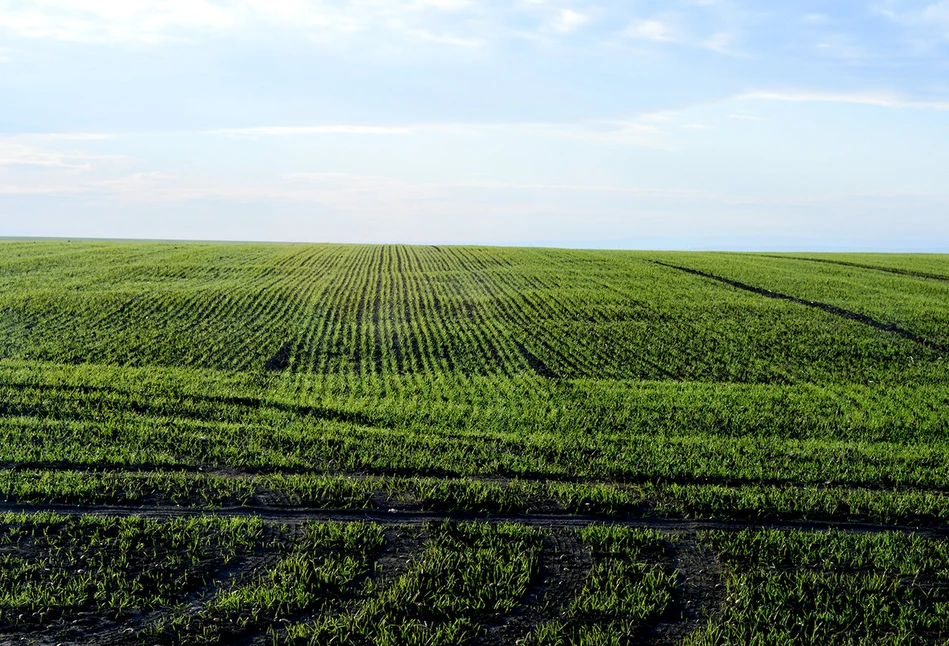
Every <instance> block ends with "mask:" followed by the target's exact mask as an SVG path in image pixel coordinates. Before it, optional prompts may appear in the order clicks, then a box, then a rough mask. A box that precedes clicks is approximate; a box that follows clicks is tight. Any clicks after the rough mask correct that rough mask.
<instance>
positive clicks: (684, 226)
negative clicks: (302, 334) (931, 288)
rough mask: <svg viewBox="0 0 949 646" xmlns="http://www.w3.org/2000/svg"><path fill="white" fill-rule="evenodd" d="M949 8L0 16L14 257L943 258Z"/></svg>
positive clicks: (128, 3)
mask: <svg viewBox="0 0 949 646" xmlns="http://www.w3.org/2000/svg"><path fill="white" fill-rule="evenodd" d="M947 177H949V0H940V1H933V0H906V1H898V0H881V1H880V2H866V3H859V2H845V1H836V2H834V1H828V0H824V1H823V2H810V1H807V0H805V1H803V2H796V3H763V2H741V1H729V0H691V1H681V2H677V1H674V0H673V1H666V2H645V1H636V0H633V1H627V2H608V1H604V2H587V1H580V0H578V1H575V2H571V1H567V0H517V1H513V2H493V1H488V2H474V1H468V0H386V1H382V0H353V1H345V0H341V1H338V2H318V1H307V0H240V1H232V2H223V1H221V2H218V1H214V0H161V1H152V2H146V1H140V0H0V235H9V236H84V237H133V238H176V239H227V240H299V241H340V242H343V241H345V242H419V243H466V242H470V243H487V244H543V245H559V246H573V247H612V248H673V249H676V248H678V249H703V248H704V249H761V250H765V249H788V250H794V249H814V250H893V251H943V252H949V181H947V179H946V178H947Z"/></svg>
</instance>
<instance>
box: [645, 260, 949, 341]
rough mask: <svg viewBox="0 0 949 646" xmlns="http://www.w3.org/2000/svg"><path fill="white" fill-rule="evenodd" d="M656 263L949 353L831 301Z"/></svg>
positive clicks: (924, 339) (658, 263)
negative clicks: (803, 296) (818, 311)
mask: <svg viewBox="0 0 949 646" xmlns="http://www.w3.org/2000/svg"><path fill="white" fill-rule="evenodd" d="M648 262H651V263H653V264H655V265H661V266H663V267H668V268H670V269H675V270H677V271H682V272H685V273H687V274H692V275H694V276H701V277H702V278H708V279H709V280H714V281H717V282H720V283H723V284H725V285H730V286H732V287H735V288H737V289H741V290H744V291H746V292H751V293H753V294H757V295H759V296H764V297H765V298H774V299H777V300H782V301H789V302H791V303H796V304H798V305H804V306H805V307H811V308H814V309H818V310H822V311H824V312H827V313H828V314H833V315H834V316H839V317H840V318H844V319H847V320H850V321H856V322H857V323H862V324H864V325H866V326H869V327H871V328H873V329H875V330H880V331H882V332H889V333H890V334H894V335H896V336H900V337H902V338H904V339H908V340H910V341H914V342H915V343H918V344H920V345H922V346H924V347H926V348H929V349H931V350H936V351H937V352H941V353H943V354H949V346H947V345H944V344H942V343H939V342H938V341H933V340H932V339H927V338H926V337H923V336H920V335H918V334H916V333H914V332H911V331H910V330H907V329H906V328H904V327H900V326H899V325H896V324H895V323H884V322H882V321H878V320H876V319H875V318H872V317H870V316H867V315H866V314H860V313H859V312H854V311H852V310H847V309H844V308H842V307H837V306H836V305H831V304H830V303H822V302H820V301H808V300H805V299H803V298H798V297H797V296H791V295H790V294H783V293H781V292H773V291H771V290H770V289H765V288H763V287H755V286H754V285H749V284H748V283H743V282H741V281H738V280H732V279H731V278H725V277H724V276H717V275H715V274H710V273H708V272H705V271H700V270H698V269H691V268H689V267H682V266H680V265H673V264H670V263H666V262H662V261H659V260H649V261H648Z"/></svg>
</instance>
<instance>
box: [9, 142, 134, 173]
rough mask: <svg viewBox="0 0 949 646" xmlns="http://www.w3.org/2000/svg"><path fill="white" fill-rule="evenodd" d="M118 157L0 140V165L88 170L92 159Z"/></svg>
mask: <svg viewBox="0 0 949 646" xmlns="http://www.w3.org/2000/svg"><path fill="white" fill-rule="evenodd" d="M104 159H118V157H115V156H111V155H90V154H87V153H81V152H71V151H70V152H64V151H59V150H50V149H47V148H42V147H39V146H30V145H26V144H22V143H17V142H12V141H0V166H39V167H46V168H60V169H68V170H74V171H75V170H90V168H91V165H90V163H89V162H91V161H94V160H104Z"/></svg>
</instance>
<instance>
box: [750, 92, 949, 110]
mask: <svg viewBox="0 0 949 646" xmlns="http://www.w3.org/2000/svg"><path fill="white" fill-rule="evenodd" d="M734 98H736V99H760V100H765V101H789V102H795V103H850V104H855V105H873V106H878V107H882V108H912V109H921V110H949V102H944V101H915V100H909V99H902V98H898V97H893V96H888V95H884V94H843V93H833V92H806V91H804V92H793V91H792V92H780V91H755V92H748V93H745V94H741V95H739V96H737V97H734Z"/></svg>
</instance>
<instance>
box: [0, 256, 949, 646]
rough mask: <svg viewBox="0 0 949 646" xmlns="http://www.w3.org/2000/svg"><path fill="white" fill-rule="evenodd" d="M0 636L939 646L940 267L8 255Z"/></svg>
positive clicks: (948, 593)
mask: <svg viewBox="0 0 949 646" xmlns="http://www.w3.org/2000/svg"><path fill="white" fill-rule="evenodd" d="M0 642H2V643H11V644H21V643H22V644H29V643H43V644H46V643H49V644H59V643H62V644H72V643H75V644H260V645H264V644H321V645H322V644H351V645H357V644H358V645H370V644H385V645H392V646H396V645H401V644H409V645H419V646H421V645H432V646H434V645H440V644H446V645H447V644H471V645H500V644H512V645H513V644H524V645H537V646H540V645H568V644H574V645H601V644H602V645H607V644H683V645H686V646H699V645H713V644H714V645H726V644H761V645H764V644H781V645H784V644H865V645H867V646H869V645H877V644H945V643H949V256H938V255H887V254H802V253H797V254H764V253H762V254H726V253H684V252H683V253H673V252H620V251H574V250H555V249H526V248H524V249H515V248H487V247H431V246H428V247H422V246H356V245H329V244H315V245H296V244H224V243H174V242H95V241H78V242H77V241H69V242H67V241H65V240H63V241H28V240H16V241H14V240H7V241H0Z"/></svg>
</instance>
